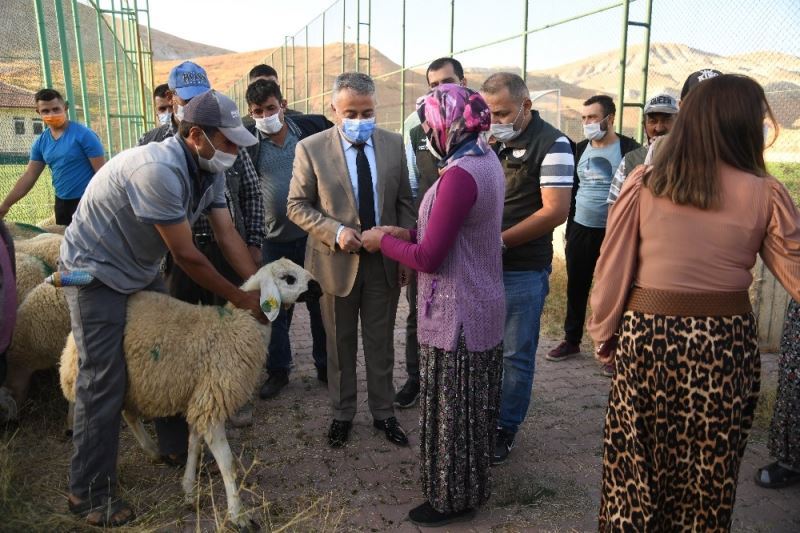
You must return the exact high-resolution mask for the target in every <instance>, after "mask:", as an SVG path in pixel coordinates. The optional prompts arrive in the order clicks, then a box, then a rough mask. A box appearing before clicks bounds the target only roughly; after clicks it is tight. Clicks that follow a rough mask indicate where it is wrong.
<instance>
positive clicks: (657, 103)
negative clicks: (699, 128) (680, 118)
mask: <svg viewBox="0 0 800 533" xmlns="http://www.w3.org/2000/svg"><path fill="white" fill-rule="evenodd" d="M677 112H678V102H677V101H676V100H675V98H673V97H672V96H670V95H668V94H667V93H658V94H657V95H655V96H653V97H652V98H650V99H649V100H648V101H647V103H646V104H645V105H644V114H645V115H646V114H648V113H666V114H668V115H674V114H675V113H677Z"/></svg>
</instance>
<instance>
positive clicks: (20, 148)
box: [0, 107, 44, 154]
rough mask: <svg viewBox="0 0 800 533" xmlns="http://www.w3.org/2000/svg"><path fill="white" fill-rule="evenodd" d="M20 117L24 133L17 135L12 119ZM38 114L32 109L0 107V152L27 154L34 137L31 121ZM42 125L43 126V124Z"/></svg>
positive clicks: (37, 116) (36, 117)
mask: <svg viewBox="0 0 800 533" xmlns="http://www.w3.org/2000/svg"><path fill="white" fill-rule="evenodd" d="M17 118H19V119H22V120H23V121H24V124H25V133H24V134H22V135H19V134H17V133H16V130H15V128H14V122H15V120H14V119H17ZM38 118H39V115H37V114H36V112H35V111H34V110H33V109H25V108H15V107H4V108H0V154H28V153H30V151H31V145H32V144H33V140H34V139H35V138H36V134H34V133H33V121H34V119H38ZM43 127H44V126H43Z"/></svg>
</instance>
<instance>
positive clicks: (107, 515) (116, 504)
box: [67, 496, 136, 527]
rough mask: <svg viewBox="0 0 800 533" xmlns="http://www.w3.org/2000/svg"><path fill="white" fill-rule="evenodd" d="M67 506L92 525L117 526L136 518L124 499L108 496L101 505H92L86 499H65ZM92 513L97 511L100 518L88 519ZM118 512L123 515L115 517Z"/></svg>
mask: <svg viewBox="0 0 800 533" xmlns="http://www.w3.org/2000/svg"><path fill="white" fill-rule="evenodd" d="M67 506H68V507H69V511H70V512H71V513H72V514H74V515H76V516H79V517H81V518H84V519H86V523H87V524H89V525H90V526H94V527H119V526H123V525H125V524H127V523H128V522H130V521H132V520H133V519H134V518H136V515H135V514H134V512H133V508H132V507H131V506H130V505H128V504H127V503H126V502H125V501H124V500H121V499H119V498H112V497H110V496H108V497H106V498H105V499H104V500H103V504H102V505H97V506H92V502H91V501H90V500H88V499H86V500H83V501H82V502H80V503H72V500H70V499H67ZM125 511H127V513H125ZM93 513H99V515H100V519H99V520H90V519H89V516H90V515H92V514H93ZM120 514H123V517H122V518H117V519H115V517H117V516H118V515H120Z"/></svg>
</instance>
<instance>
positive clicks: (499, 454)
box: [492, 428, 514, 466]
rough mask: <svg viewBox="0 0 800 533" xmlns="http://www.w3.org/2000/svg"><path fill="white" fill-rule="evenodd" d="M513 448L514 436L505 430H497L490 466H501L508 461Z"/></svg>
mask: <svg viewBox="0 0 800 533" xmlns="http://www.w3.org/2000/svg"><path fill="white" fill-rule="evenodd" d="M513 447H514V434H513V433H511V432H510V431H506V430H505V429H501V428H497V436H496V437H495V443H494V455H493V456H492V466H495V465H501V464H503V463H505V462H506V459H508V454H509V453H511V448H513Z"/></svg>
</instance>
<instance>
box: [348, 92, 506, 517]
mask: <svg viewBox="0 0 800 533" xmlns="http://www.w3.org/2000/svg"><path fill="white" fill-rule="evenodd" d="M417 112H418V114H419V118H420V121H421V122H422V127H423V130H424V131H425V134H426V136H427V137H428V148H429V150H430V151H431V153H432V154H433V155H435V156H436V157H437V158H438V159H439V160H440V162H439V167H440V171H439V179H438V180H437V182H436V183H434V185H433V186H432V187H431V188H430V190H429V191H428V192H427V194H426V195H425V197H424V199H423V200H422V204H421V205H420V212H419V223H418V228H417V229H412V230H408V229H402V228H395V227H379V228H375V229H373V230H370V231H367V232H365V233H364V234H362V239H361V241H362V244H363V246H364V247H365V248H366V249H367V250H369V251H370V252H377V251H380V252H382V253H383V255H385V256H387V257H389V258H391V259H395V260H397V261H399V262H400V263H402V264H404V265H407V266H409V267H411V268H413V269H414V270H416V271H417V272H418V283H417V302H418V304H417V307H418V310H417V312H418V319H417V335H418V337H419V344H420V367H421V372H420V374H421V375H420V377H421V392H420V397H421V413H420V426H421V433H420V448H421V456H422V492H423V495H424V496H425V498H426V500H427V501H426V502H425V503H423V504H422V505H420V506H418V507H415V508H414V509H412V510H411V511H410V512H409V519H410V520H411V521H412V522H413V523H415V524H417V525H421V526H427V527H435V526H441V525H445V524H448V523H451V522H454V521H456V520H466V519H470V518H472V516H473V515H474V514H475V509H476V508H477V507H479V506H480V505H482V504H483V503H484V502H486V500H487V499H488V497H489V494H490V487H489V465H490V464H491V458H492V453H493V450H494V436H495V427H496V421H497V413H498V409H499V404H500V390H501V380H502V372H503V349H502V341H503V324H504V320H505V296H504V294H505V292H504V290H503V272H502V259H501V245H500V225H501V220H502V214H503V199H504V195H505V179H504V176H503V169H502V166H501V164H500V161H499V160H498V159H497V156H496V155H495V154H494V152H492V150H491V149H490V148H489V145H488V144H487V143H486V140H485V139H484V137H483V135H482V132H484V131H487V130H488V129H489V123H490V113H489V108H488V107H487V105H486V103H485V102H484V101H483V99H482V98H481V96H480V95H479V94H478V93H476V92H474V91H471V90H469V89H467V88H465V87H461V86H459V85H453V84H445V85H440V86H439V87H437V88H436V89H434V90H433V91H431V92H430V93H428V94H427V95H426V96H425V97H423V98H422V99H421V101H420V103H419V107H418V109H417Z"/></svg>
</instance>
